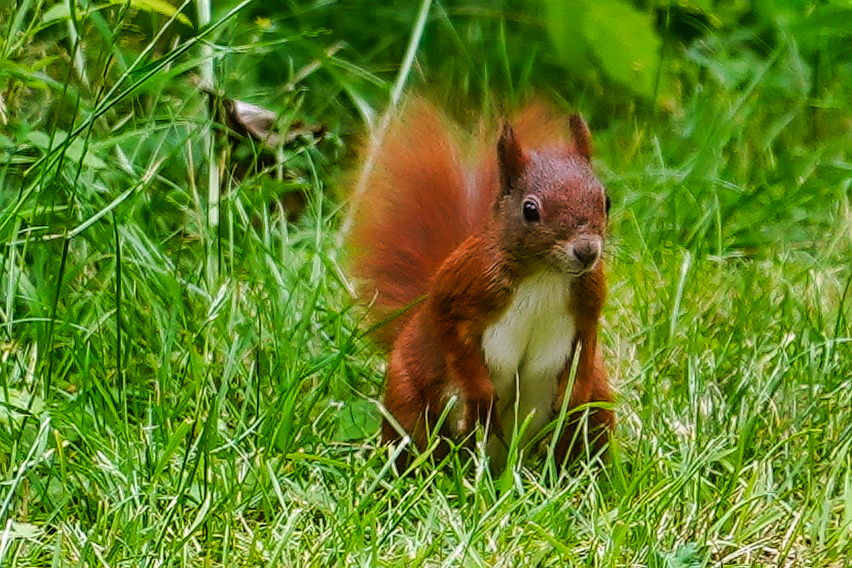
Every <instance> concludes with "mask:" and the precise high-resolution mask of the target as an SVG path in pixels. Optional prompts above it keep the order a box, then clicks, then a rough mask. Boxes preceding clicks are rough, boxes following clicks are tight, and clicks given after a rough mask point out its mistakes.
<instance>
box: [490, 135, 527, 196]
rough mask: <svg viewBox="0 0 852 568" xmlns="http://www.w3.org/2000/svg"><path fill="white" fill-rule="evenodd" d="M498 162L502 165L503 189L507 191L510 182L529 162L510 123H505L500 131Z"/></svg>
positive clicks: (501, 178)
mask: <svg viewBox="0 0 852 568" xmlns="http://www.w3.org/2000/svg"><path fill="white" fill-rule="evenodd" d="M497 162H498V164H499V165H500V180H501V182H502V184H503V191H504V192H506V191H508V189H509V182H510V181H512V180H514V179H517V178H518V177H519V176H520V175H521V173H522V172H523V170H524V167H525V166H526V164H527V157H526V155H525V154H524V150H523V148H521V144H520V143H519V142H518V138H517V136H515V131H514V130H512V127H511V126H509V124H508V123H504V124H503V129H502V130H501V131H500V140H499V141H498V142H497Z"/></svg>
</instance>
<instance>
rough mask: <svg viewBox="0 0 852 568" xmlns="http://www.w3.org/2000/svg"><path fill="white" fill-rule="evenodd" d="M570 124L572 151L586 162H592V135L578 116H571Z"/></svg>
mask: <svg viewBox="0 0 852 568" xmlns="http://www.w3.org/2000/svg"><path fill="white" fill-rule="evenodd" d="M569 121H570V124H571V135H572V136H573V137H574V149H575V150H576V151H577V153H578V154H580V156H582V157H583V158H585V159H586V161H587V162H590V161H591V160H592V135H591V134H590V133H589V127H588V126H586V121H585V120H583V117H582V116H580V115H579V114H572V115H571V118H570V119H569Z"/></svg>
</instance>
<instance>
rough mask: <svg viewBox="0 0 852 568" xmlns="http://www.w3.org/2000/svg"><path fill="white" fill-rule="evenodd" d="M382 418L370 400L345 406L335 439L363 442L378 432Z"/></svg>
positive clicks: (349, 403)
mask: <svg viewBox="0 0 852 568" xmlns="http://www.w3.org/2000/svg"><path fill="white" fill-rule="evenodd" d="M380 422H381V418H380V415H379V411H378V409H377V408H376V405H375V404H373V403H372V402H370V401H368V400H356V401H353V402H348V403H345V404H344V405H343V408H341V410H340V413H339V414H338V423H337V432H336V433H335V435H334V439H335V440H337V441H340V442H351V441H353V440H363V439H364V438H366V437H368V436H370V435H371V434H372V433H373V432H375V431H376V430H378V428H379V424H380Z"/></svg>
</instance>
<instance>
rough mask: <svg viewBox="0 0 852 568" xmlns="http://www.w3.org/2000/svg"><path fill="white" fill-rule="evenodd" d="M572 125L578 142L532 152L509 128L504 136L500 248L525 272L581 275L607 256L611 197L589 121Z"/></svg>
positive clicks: (498, 211)
mask: <svg viewBox="0 0 852 568" xmlns="http://www.w3.org/2000/svg"><path fill="white" fill-rule="evenodd" d="M570 126H571V134H572V136H573V144H571V145H569V146H568V147H564V146H563V147H553V148H550V147H545V148H539V149H536V150H531V151H525V150H524V148H523V147H522V146H521V143H520V141H519V140H518V138H517V136H516V135H515V132H514V131H513V130H512V127H511V126H509V125H508V124H505V125H504V126H503V129H502V131H501V133H500V139H499V141H498V143H497V162H498V166H499V171H500V184H501V187H500V192H499V195H498V196H497V201H496V203H495V212H496V217H497V220H498V226H499V227H500V246H501V248H502V249H503V250H504V251H506V253H508V254H509V256H510V257H511V258H512V259H513V260H514V261H515V262H516V263H517V264H518V265H519V266H520V267H521V268H522V269H524V270H529V271H536V270H541V269H543V270H555V271H559V272H562V273H565V274H568V275H570V276H579V275H581V274H584V273H586V272H589V271H591V270H593V269H594V268H595V266H596V265H597V263H598V260H599V259H600V258H601V256H602V254H603V245H604V238H605V236H606V226H607V218H608V215H609V205H610V201H609V197H608V196H607V192H606V189H605V188H604V187H603V185H602V184H601V183H600V181H598V179H597V177H595V175H594V173H593V172H592V169H591V140H590V139H591V136H590V135H589V129H588V127H587V126H586V123H585V122H584V121H583V119H582V118H580V116H579V115H572V116H571V119H570Z"/></svg>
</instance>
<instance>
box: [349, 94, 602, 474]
mask: <svg viewBox="0 0 852 568" xmlns="http://www.w3.org/2000/svg"><path fill="white" fill-rule="evenodd" d="M554 116H555V115H554V114H553V113H552V112H551V111H550V110H549V109H547V108H546V107H545V106H543V105H531V106H529V107H527V108H526V109H525V110H524V111H523V112H522V113H520V114H519V115H518V116H517V117H516V118H515V119H514V120H513V121H512V128H509V127H508V126H504V128H503V131H502V132H501V133H500V135H499V137H498V136H495V135H494V134H493V133H491V134H489V133H488V132H486V133H485V134H484V135H483V136H481V137H480V139H474V138H473V137H468V139H467V140H465V139H463V138H462V137H460V136H458V135H455V134H453V131H452V128H451V127H450V126H448V125H447V124H446V122H445V121H444V119H443V118H442V117H441V115H440V113H439V112H438V111H436V110H435V109H434V107H432V106H430V105H429V104H428V103H425V102H423V101H420V100H415V101H413V102H411V103H410V104H409V105H408V106H407V107H406V108H405V109H404V110H403V112H402V113H401V114H400V116H399V117H398V119H396V120H395V121H394V122H393V123H392V124H391V126H390V128H389V130H388V132H387V134H386V136H385V139H384V141H383V144H382V146H381V148H380V149H379V153H378V158H377V160H376V162H375V168H374V170H373V172H372V173H371V175H370V177H369V179H368V183H367V191H366V192H365V194H364V196H363V199H362V200H361V202H360V204H359V209H358V211H357V213H356V217H355V226H354V232H353V234H352V236H351V239H350V244H351V247H352V249H353V253H354V269H355V273H356V275H357V276H358V278H359V279H360V280H361V281H362V282H363V283H364V285H363V287H362V296H363V297H364V298H365V300H367V301H371V302H372V304H371V307H372V310H373V315H374V317H375V318H377V319H379V320H381V319H383V318H387V317H388V316H390V315H391V314H393V313H395V312H397V311H398V310H401V309H403V308H405V307H406V306H408V305H410V304H412V303H413V302H415V301H416V300H418V299H419V298H425V301H424V302H423V303H422V304H420V305H417V306H415V307H413V308H412V309H410V310H409V311H408V312H407V313H406V314H405V315H404V316H403V317H400V318H397V319H396V320H395V321H394V322H393V324H392V325H389V326H386V327H385V328H384V329H383V330H381V333H380V336H379V338H380V340H381V341H383V342H385V343H386V344H388V345H392V346H393V347H392V351H391V355H390V359H389V365H388V384H387V390H386V395H385V406H386V407H387V409H388V410H389V411H390V413H391V414H392V415H393V416H394V418H395V419H396V420H397V421H398V422H399V424H400V425H401V426H402V427H403V429H404V430H405V431H406V432H408V433H409V434H411V435H412V437H413V439H414V442H415V444H416V446H417V447H418V448H421V449H422V448H424V447H425V443H426V437H427V434H428V431H429V430H430V429H431V428H433V427H434V426H435V424H436V422H437V419H438V417H439V416H440V415H441V413H442V411H443V410H444V407H445V405H446V404H447V403H448V401H449V400H450V399H451V397H453V396H458V398H459V404H460V412H458V413H456V414H452V419H451V420H448V421H447V422H446V423H445V424H444V427H443V430H442V434H443V435H445V436H446V437H448V438H452V439H456V440H462V439H464V438H465V437H466V436H467V435H468V434H469V433H470V431H471V430H472V428H473V427H474V426H475V424H476V423H482V424H489V425H490V428H491V432H492V433H494V434H493V435H496V436H498V437H499V436H504V435H505V434H506V432H505V431H504V430H503V427H502V424H501V423H500V422H501V420H500V415H499V413H497V412H495V408H496V406H497V404H498V402H500V403H503V404H505V403H506V401H505V400H503V401H500V395H499V394H498V393H497V392H496V391H495V386H494V381H493V377H492V374H491V371H490V370H489V365H488V362H487V361H486V353H485V351H484V349H485V348H484V343H483V337H484V334H485V333H486V332H487V330H489V329H493V328H492V326H495V325H498V320H499V318H500V317H501V315H502V314H505V313H506V310H507V309H509V308H508V306H509V305H510V303H511V302H512V299H513V297H514V295H515V294H516V292H517V290H518V286H519V285H520V283H521V282H524V281H525V279H529V278H531V277H534V276H535V275H536V274H539V273H541V272H542V271H545V272H548V273H550V274H553V273H555V274H557V276H558V277H559V278H563V279H564V281H565V282H566V283H567V284H566V286H569V287H570V295H569V296H568V297H570V301H569V302H568V305H565V306H564V307H563V309H562V311H560V312H559V313H555V314H553V317H556V318H565V319H566V321H570V322H572V324H571V325H573V328H572V329H575V335H573V336H571V337H566V338H565V341H573V342H574V343H573V344H570V345H566V346H565V347H564V348H561V349H565V350H567V351H566V352H569V353H574V354H576V353H577V349H578V347H579V357H580V361H579V364H578V372H577V375H576V377H575V380H574V383H573V385H574V386H573V390H572V391H571V393H570V396H569V399H568V406H569V408H571V409H574V408H576V407H577V406H580V405H584V404H586V403H589V402H609V401H611V394H610V390H609V386H608V383H607V377H606V374H605V372H604V369H603V366H602V363H601V360H600V356H599V353H598V349H597V326H598V318H599V316H600V311H601V308H602V306H603V303H604V299H605V296H606V285H605V281H604V268H603V259H602V258H600V255H601V252H602V246H603V245H602V243H603V238H604V236H605V228H606V211H605V205H604V201H605V198H606V195H605V191H604V189H603V187H602V186H600V184H599V182H597V180H596V179H595V178H594V175H593V174H592V173H591V169H590V167H589V161H590V140H589V134H588V130H587V129H586V127H585V124H584V123H583V122H582V119H580V118H579V117H577V116H574V117H571V119H570V121H569V122H568V124H567V128H566V124H565V123H564V122H563V121H561V120H559V119H557V118H555V117H554ZM566 131H568V132H571V134H572V136H571V137H570V138H566V136H565V132H566ZM498 138H499V142H498V143H497V144H495V142H497V140H498ZM482 140H485V141H486V142H485V143H483V142H482ZM486 144H487V145H486ZM495 146H496V148H497V151H496V152H495ZM462 148H466V149H467V150H468V151H465V152H463V151H462ZM530 152H533V153H530ZM530 201H532V202H533V204H532V205H529V203H528V202H530ZM529 207H532V208H533V209H536V210H537V211H538V213H536V214H540V215H541V216H540V218H539V219H536V218H535V215H533V213H529V212H528V211H527V209H528V208H529ZM528 213H529V218H528ZM584 263H586V264H584ZM554 265H555V266H556V268H554ZM578 267H579V268H578ZM575 273H576V275H575ZM561 281H562V280H560V282H561ZM509 321H511V318H510V320H509ZM497 332H498V333H499V332H500V330H497ZM557 339H558V338H557ZM523 348H524V349H526V347H523ZM560 352H561V351H560ZM538 355H541V353H539V352H536V353H533V354H531V355H530V356H531V357H532V356H538ZM546 355H547V353H545V354H544V356H546ZM570 369H571V361H570V360H568V361H566V364H565V366H564V368H563V369H562V370H561V371H560V372H559V373H557V374H556V375H555V376H553V377H552V378H551V379H548V380H552V381H553V382H554V384H555V387H554V390H555V392H556V396H555V397H554V398H553V399H552V400H547V401H544V402H546V403H547V404H548V409H549V411H550V412H552V413H554V414H555V413H556V412H558V410H559V409H560V407H561V406H562V402H563V400H564V396H565V395H566V394H568V393H567V388H568V385H569V381H568V378H569V374H570ZM519 380H520V379H519ZM612 424H613V416H612V413H611V411H610V410H608V409H606V408H596V409H592V410H591V411H590V413H589V426H590V427H591V429H592V430H591V433H592V435H593V436H594V440H593V448H592V449H593V450H595V449H598V448H599V447H601V446H602V445H603V443H604V442H605V441H606V439H607V436H608V432H609V430H610V429H611V426H612ZM578 425H579V422H578V420H577V418H576V417H574V416H572V417H571V418H570V419H569V421H568V427H567V428H566V430H565V432H564V433H563V434H562V437H561V439H560V440H558V443H557V458H558V459H560V460H562V459H563V458H564V457H566V456H575V455H577V454H578V453H579V449H581V448H582V446H581V445H579V444H578V443H577V441H576V440H575V439H574V438H575V436H574V433H575V431H576V429H577V427H578ZM398 436H399V433H398V432H397V431H396V430H395V429H394V427H393V426H392V425H391V424H389V423H387V422H386V423H385V424H384V426H383V430H382V437H383V438H384V439H385V440H394V439H397V438H398ZM443 449H446V448H445V447H444V448H443Z"/></svg>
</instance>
